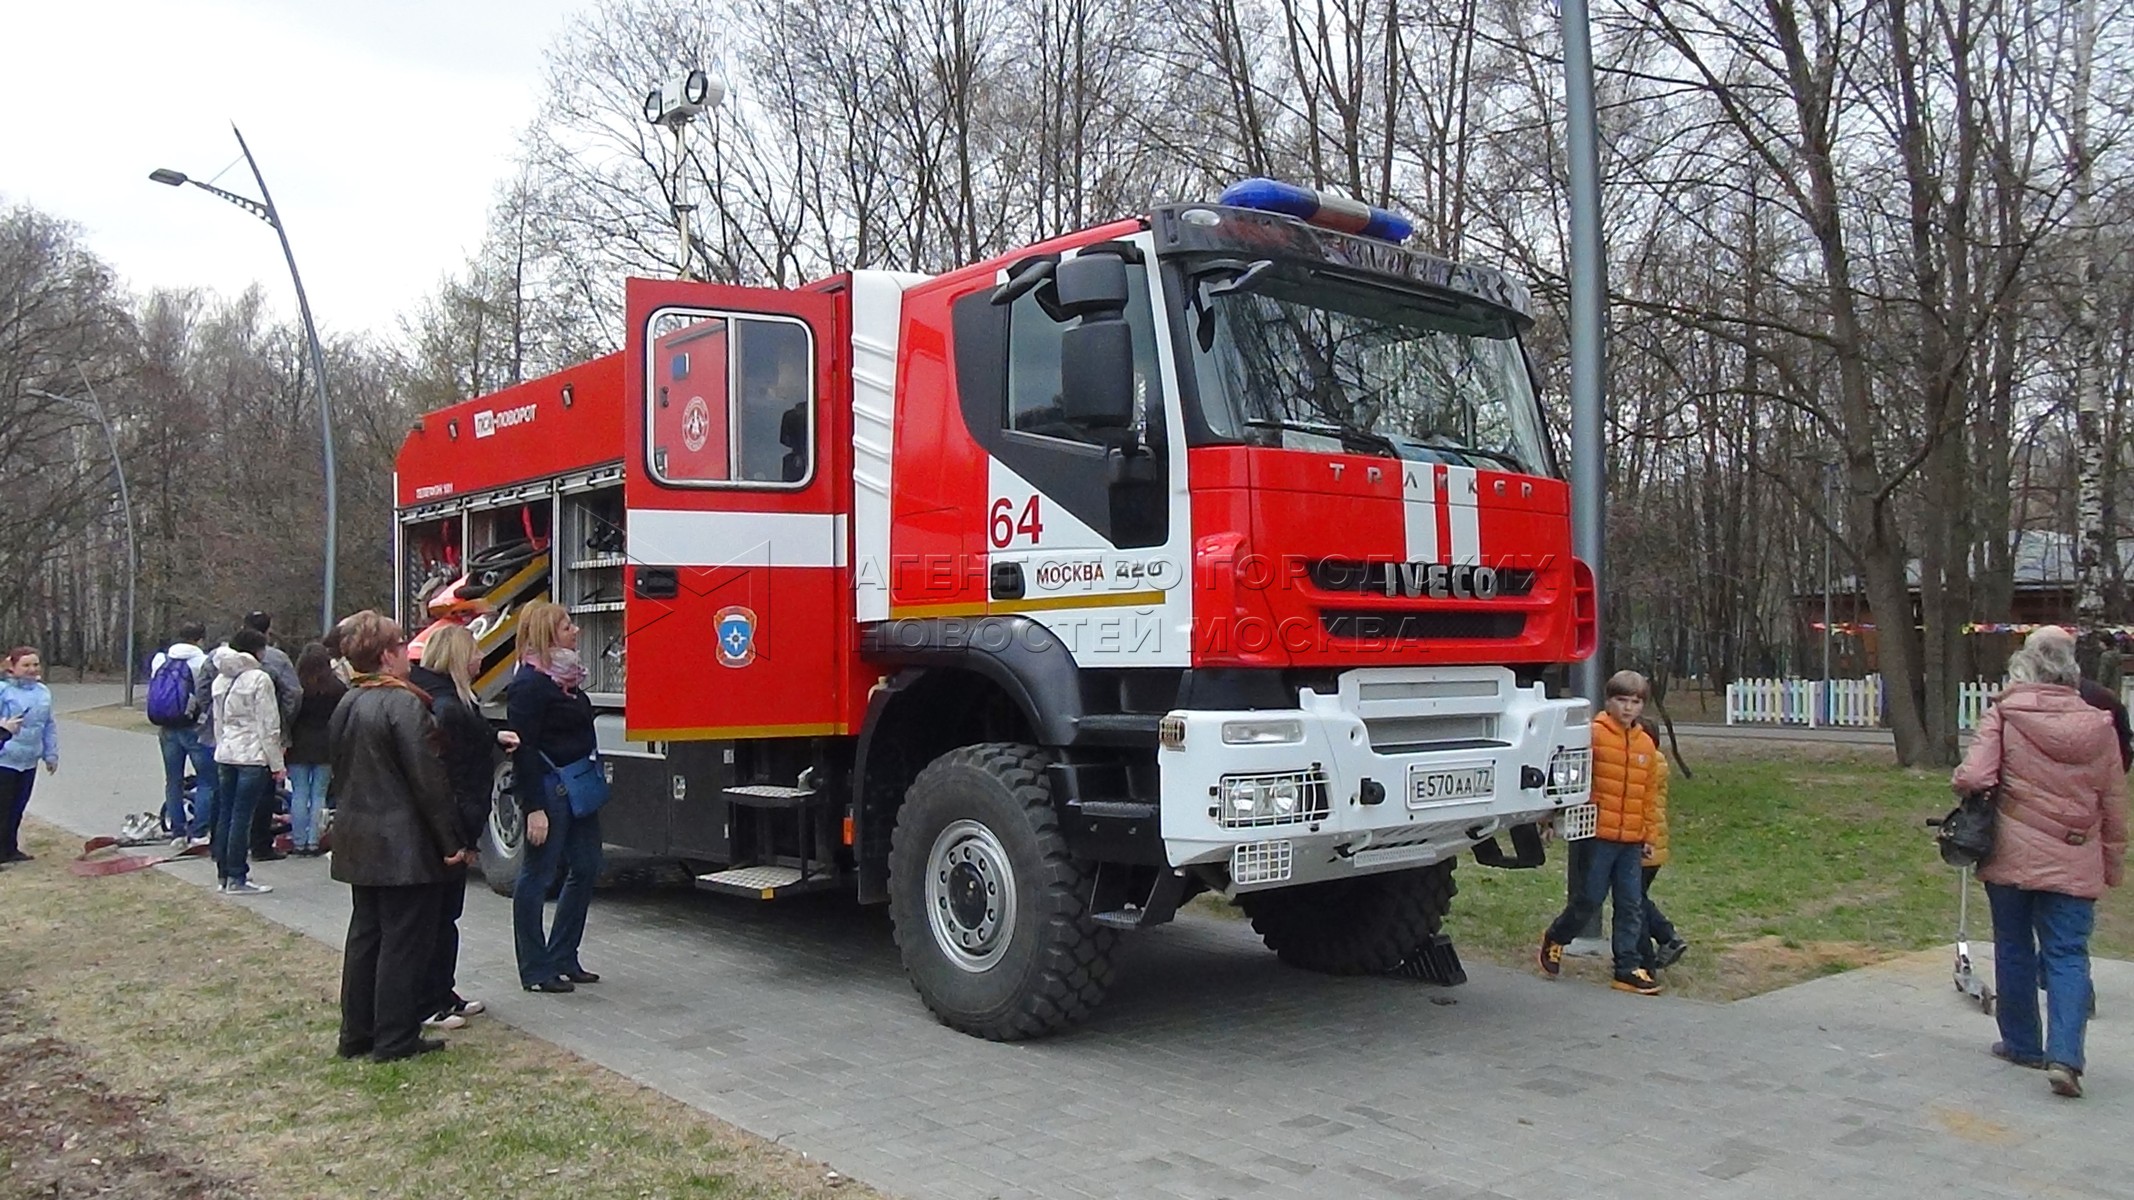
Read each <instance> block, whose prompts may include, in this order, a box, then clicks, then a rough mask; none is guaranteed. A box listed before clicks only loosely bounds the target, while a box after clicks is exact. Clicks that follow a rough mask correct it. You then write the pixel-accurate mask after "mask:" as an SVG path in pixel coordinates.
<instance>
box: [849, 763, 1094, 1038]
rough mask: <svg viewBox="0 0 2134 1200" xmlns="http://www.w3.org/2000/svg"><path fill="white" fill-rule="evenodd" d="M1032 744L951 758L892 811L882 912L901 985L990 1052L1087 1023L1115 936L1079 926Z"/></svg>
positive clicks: (1076, 868)
mask: <svg viewBox="0 0 2134 1200" xmlns="http://www.w3.org/2000/svg"><path fill="white" fill-rule="evenodd" d="M1049 761H1050V760H1049V759H1048V758H1047V757H1046V755H1045V753H1044V752H1043V751H1041V750H1038V749H1037V748H1035V747H1032V746H1019V745H1013V744H1009V743H999V742H992V743H985V744H981V745H976V746H965V747H963V748H961V749H957V750H951V751H949V752H948V753H946V754H944V755H942V756H941V757H939V758H937V759H935V760H934V761H933V762H931V763H929V764H927V767H926V769H925V770H923V771H921V772H919V777H918V779H916V780H914V781H913V783H912V785H911V788H910V790H909V791H907V792H906V793H905V798H904V804H903V807H902V808H901V809H899V810H898V812H897V819H896V828H895V830H894V832H893V834H892V837H891V841H890V850H889V913H890V918H891V920H892V921H893V922H894V924H895V927H896V939H897V948H898V950H899V951H900V952H901V953H902V955H903V958H904V970H905V973H906V974H907V975H909V976H910V977H911V983H912V987H914V988H915V989H917V991H918V993H919V997H920V999H922V1000H924V1001H925V1002H926V1006H927V1007H928V1008H930V1009H932V1010H933V1012H934V1015H935V1016H937V1017H939V1018H940V1019H941V1021H942V1022H943V1023H944V1024H946V1025H949V1026H951V1027H952V1028H955V1029H959V1030H962V1031H963V1032H965V1033H969V1034H973V1035H976V1036H978V1037H982V1038H989V1039H991V1040H993V1041H1003V1042H1004V1041H1015V1040H1017V1039H1020V1038H1027V1037H1034V1036H1037V1035H1040V1034H1045V1033H1050V1032H1052V1031H1053V1030H1055V1029H1058V1028H1060V1027H1062V1026H1065V1025H1069V1024H1072V1023H1073V1022H1075V1021H1078V1020H1080V1019H1081V1018H1082V1017H1084V1016H1086V1015H1088V1013H1089V1011H1090V1010H1091V1009H1093V1008H1094V1007H1096V1005H1097V1002H1098V1001H1100V1000H1102V999H1103V997H1104V990H1105V988H1106V987H1107V986H1108V985H1109V984H1110V983H1111V954H1112V950H1113V948H1114V946H1115V945H1116V944H1117V940H1118V934H1117V932H1115V931H1113V930H1110V929H1106V928H1103V927H1102V926H1099V925H1097V924H1096V923H1095V922H1093V921H1091V920H1089V917H1088V913H1087V912H1086V907H1087V905H1086V901H1085V899H1084V897H1085V896H1086V894H1087V886H1086V867H1085V865H1084V864H1082V863H1080V862H1078V861H1076V859H1075V858H1074V857H1073V856H1072V855H1071V854H1069V853H1068V851H1067V844H1066V841H1065V839H1064V838H1062V837H1061V836H1060V831H1059V820H1058V817H1057V816H1056V815H1055V813H1054V811H1053V807H1052V793H1051V789H1050V788H1049V787H1048V786H1047V785H1046V782H1045V767H1046V765H1047V763H1048V762H1049Z"/></svg>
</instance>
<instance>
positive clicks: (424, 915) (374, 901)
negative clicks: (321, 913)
mask: <svg viewBox="0 0 2134 1200" xmlns="http://www.w3.org/2000/svg"><path fill="white" fill-rule="evenodd" d="M349 891H350V893H351V894H352V896H353V899H354V910H353V911H352V912H351V913H350V914H349V917H348V945H347V948H346V949H345V950H344V951H343V953H342V958H341V1044H340V1052H341V1053H342V1054H343V1055H344V1056H349V1057H353V1056H355V1055H357V1054H362V1053H365V1052H368V1053H370V1054H371V1055H372V1056H373V1057H376V1058H395V1057H398V1056H401V1055H405V1054H408V1053H411V1052H413V1050H414V1049H415V1043H416V1042H417V1040H419V1039H420V1038H421V1037H422V1022H423V1018H425V1017H428V1016H431V1015H433V1013H432V1011H431V1010H430V1009H426V1008H424V1007H423V1004H424V1002H425V1000H426V997H425V995H424V991H425V989H426V988H427V987H428V984H429V978H430V971H431V969H432V956H433V954H434V952H435V949H436V945H437V913H438V910H439V908H441V907H442V906H443V904H444V892H445V885H444V884H441V883H422V884H414V885H411V886H408V887H351V888H350V889H349Z"/></svg>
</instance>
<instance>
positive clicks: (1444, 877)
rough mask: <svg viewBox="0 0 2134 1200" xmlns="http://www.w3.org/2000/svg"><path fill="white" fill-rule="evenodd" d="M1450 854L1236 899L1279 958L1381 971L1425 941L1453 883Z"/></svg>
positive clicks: (1330, 968)
mask: <svg viewBox="0 0 2134 1200" xmlns="http://www.w3.org/2000/svg"><path fill="white" fill-rule="evenodd" d="M1452 864H1453V860H1451V859H1449V858H1448V859H1446V860H1445V861H1444V862H1441V863H1435V864H1433V865H1431V866H1427V867H1417V868H1414V869H1412V870H1407V871H1388V872H1385V873H1384V874H1380V875H1365V876H1362V877H1360V878H1357V879H1341V880H1336V881H1333V882H1331V883H1309V884H1304V885H1302V886H1300V887H1290V888H1278V889H1276V890H1274V891H1269V892H1247V893H1245V894H1244V895H1243V896H1240V897H1239V898H1238V903H1239V904H1240V905H1241V906H1243V908H1244V910H1245V913H1246V915H1247V916H1250V917H1251V918H1252V928H1253V931H1254V932H1256V933H1258V934H1259V935H1260V940H1261V941H1264V942H1266V943H1267V948H1268V949H1270V950H1272V951H1274V952H1275V953H1276V954H1277V955H1279V956H1280V957H1281V959H1282V961H1283V962H1285V963H1287V964H1289V965H1290V966H1292V967H1298V968H1301V969H1303V970H1306V971H1318V972H1321V973H1323V974H1327V975H1383V974H1385V973H1386V972H1387V971H1390V970H1392V969H1393V968H1395V967H1397V966H1399V965H1400V964H1401V963H1402V962H1403V961H1405V960H1406V959H1407V958H1408V957H1409V956H1410V955H1411V954H1413V953H1415V951H1417V950H1419V949H1421V948H1422V947H1423V946H1425V945H1427V944H1429V942H1430V939H1431V937H1432V936H1433V935H1434V934H1436V933H1437V931H1438V930H1439V928H1440V927H1442V926H1443V925H1444V922H1445V914H1446V913H1448V912H1450V911H1452V896H1453V893H1454V892H1456V891H1458V890H1459V888H1458V887H1456V886H1455V885H1454V884H1453V881H1452Z"/></svg>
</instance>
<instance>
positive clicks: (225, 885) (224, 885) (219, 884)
mask: <svg viewBox="0 0 2134 1200" xmlns="http://www.w3.org/2000/svg"><path fill="white" fill-rule="evenodd" d="M229 890H230V881H229V880H227V879H218V880H216V881H215V894H216V895H218V896H219V895H221V894H223V893H224V892H227V891H229Z"/></svg>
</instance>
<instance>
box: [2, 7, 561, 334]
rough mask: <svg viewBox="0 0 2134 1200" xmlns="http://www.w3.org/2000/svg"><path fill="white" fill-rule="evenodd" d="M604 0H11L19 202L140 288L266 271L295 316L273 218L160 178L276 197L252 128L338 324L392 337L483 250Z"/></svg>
mask: <svg viewBox="0 0 2134 1200" xmlns="http://www.w3.org/2000/svg"><path fill="white" fill-rule="evenodd" d="M587 3H588V0H508V2H506V0H354V2H351V0H95V2H87V3H84V2H76V3H64V4H63V3H57V2H52V0H0V38H4V39H5V42H6V45H7V54H6V59H5V63H4V66H0V203H6V204H10V205H12V204H17V203H21V202H23V201H27V202H29V203H31V204H33V205H35V206H36V207H37V208H39V209H41V210H43V211H45V212H47V213H50V214H52V215H54V216H58V217H61V218H64V219H67V220H71V221H73V222H75V223H77V224H78V225H80V226H81V228H82V230H83V232H84V235H85V237H86V240H87V243H88V245H89V246H90V248H91V249H93V250H94V251H95V252H96V253H97V254H98V255H99V256H101V257H102V258H103V259H104V260H105V261H106V262H108V263H109V264H110V265H111V266H112V267H113V268H114V269H115V270H117V271H118V272H119V274H120V275H121V276H122V277H123V278H124V279H125V281H126V282H127V284H128V285H129V286H131V287H133V288H135V289H137V290H139V291H143V292H145V291H147V290H148V289H150V288H152V287H182V286H205V287H210V288H213V289H215V290H216V291H219V292H222V293H224V294H227V295H235V294H237V293H238V292H240V291H242V290H243V289H244V288H245V287H246V286H247V285H249V284H251V283H252V282H254V281H257V282H259V283H260V284H261V285H262V286H263V287H264V288H265V290H266V294H267V297H268V300H269V301H270V302H271V303H272V304H273V305H274V306H275V308H276V310H277V311H278V312H281V313H283V314H288V315H293V314H294V313H295V311H296V306H295V302H294V299H293V297H292V296H291V293H290V287H289V277H288V271H287V269H286V268H285V267H284V265H283V263H282V259H281V249H280V247H279V245H278V244H277V243H276V242H275V239H274V234H273V231H272V230H270V229H268V228H267V226H266V225H264V224H263V223H261V222H260V221H259V220H258V219H256V218H254V217H251V216H248V215H246V214H245V213H244V212H242V211H241V210H239V209H237V208H235V207H233V206H231V205H229V204H227V203H225V202H223V201H221V200H218V199H216V198H215V197H213V196H210V195H209V194H207V193H206V192H203V191H200V190H199V189H197V188H192V187H186V188H182V189H171V188H167V187H162V186H159V185H157V184H154V183H151V182H150V181H149V179H148V173H149V171H151V170H153V169H154V168H156V167H172V168H175V169H177V170H180V171H183V172H185V173H186V174H188V175H191V176H193V177H195V178H199V179H214V180H215V182H217V183H218V185H219V186H222V187H225V188H227V189H229V190H230V191H234V192H239V193H242V194H245V195H251V196H255V197H256V195H257V190H256V188H255V187H254V185H253V183H252V179H251V176H250V174H249V172H247V170H246V169H245V166H244V164H243V162H242V161H235V160H237V159H238V149H237V142H236V139H235V138H234V137H232V136H231V134H230V125H231V123H232V122H233V121H234V122H235V123H236V124H237V126H238V127H239V128H241V129H242V130H243V131H244V135H245V140H246V141H248V142H250V143H251V146H252V153H253V155H254V156H256V157H257V158H258V159H259V163H260V169H261V170H262V171H263V172H264V173H265V175H266V178H267V184H268V186H269V187H271V188H272V189H273V190H274V202H275V206H276V207H277V208H278V209H279V210H280V211H281V215H282V219H283V222H284V223H285V224H286V225H287V226H288V229H289V235H290V239H291V241H292V243H293V244H294V246H295V249H296V259H297V265H298V266H299V267H300V268H302V270H303V273H304V286H305V289H306V290H307V291H308V292H309V293H310V296H311V306H312V313H313V315H314V316H315V317H316V318H317V320H318V324H319V327H320V331H321V333H322V335H327V336H330V335H331V334H332V333H334V332H342V333H352V332H359V331H365V330H370V331H376V332H378V333H381V334H384V333H390V332H392V331H393V329H394V328H395V320H394V319H395V317H396V315H397V314H399V313H401V312H402V311H404V310H407V309H409V308H411V307H413V305H414V304H415V302H416V301H417V300H418V299H420V298H421V297H422V296H423V295H425V294H426V293H427V292H429V291H430V290H432V289H433V288H434V287H435V285H436V283H437V281H438V279H439V278H440V277H441V276H442V275H444V274H445V273H446V272H448V271H451V270H453V269H455V268H457V267H458V266H459V265H460V263H461V262H462V261H464V259H465V258H466V256H467V255H468V254H469V253H471V252H472V251H473V250H474V248H475V247H476V246H477V244H478V243H479V242H480V239H481V234H482V224H483V219H484V216H485V213H486V211H487V207H488V204H489V201H490V197H491V195H492V193H493V191H494V189H495V187H496V185H497V184H498V183H499V182H500V181H501V180H503V179H504V177H505V176H506V175H507V174H508V172H509V170H510V158H511V154H512V151H513V149H514V147H515V145H516V142H517V135H518V133H519V131H520V130H521V129H522V128H523V127H524V126H525V125H526V123H527V121H528V120H530V119H531V117H532V116H533V114H534V111H535V108H536V105H537V103H538V99H539V96H538V89H539V84H540V73H541V52H542V51H543V49H545V48H546V47H547V46H548V44H549V43H550V42H551V41H552V40H553V39H554V38H555V36H556V34H557V33H558V32H559V31H560V30H561V29H562V28H563V26H564V24H565V23H566V21H567V19H568V17H569V15H570V14H571V13H572V12H574V11H578V10H580V9H581V8H583V7H585V5H586V4H587ZM233 161H235V165H234V166H232V165H231V164H232V163H233ZM218 173H219V176H218Z"/></svg>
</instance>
